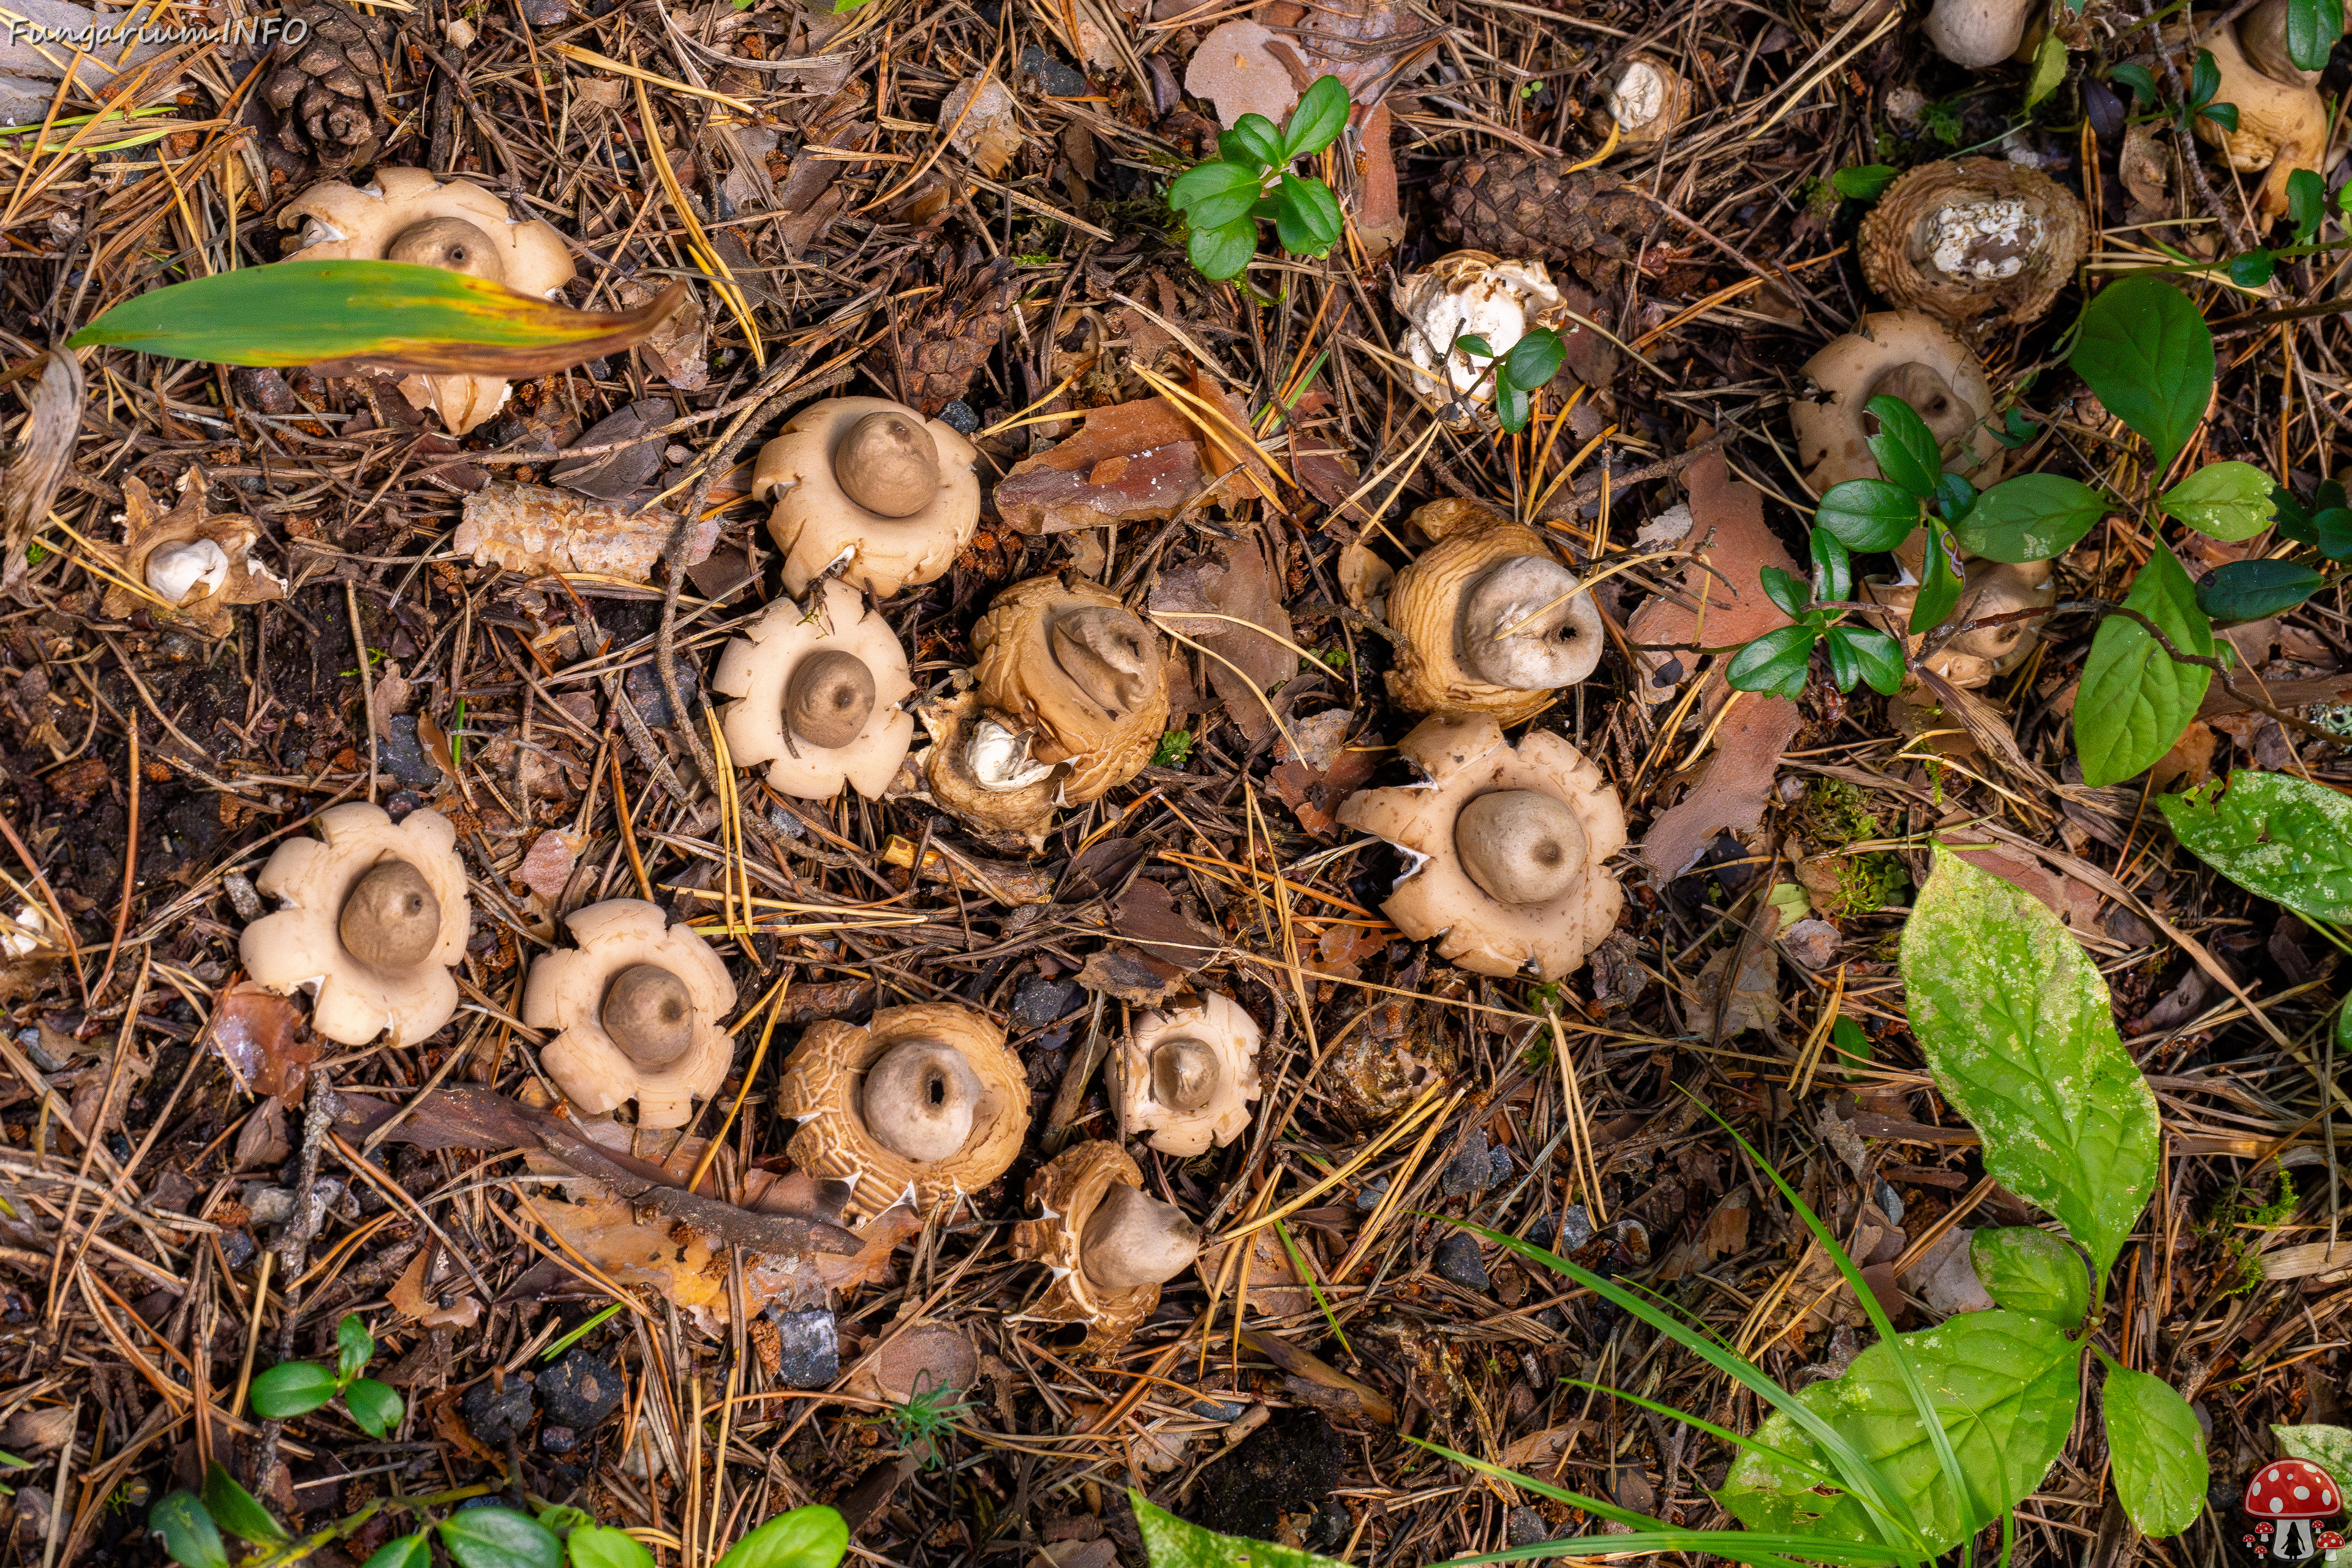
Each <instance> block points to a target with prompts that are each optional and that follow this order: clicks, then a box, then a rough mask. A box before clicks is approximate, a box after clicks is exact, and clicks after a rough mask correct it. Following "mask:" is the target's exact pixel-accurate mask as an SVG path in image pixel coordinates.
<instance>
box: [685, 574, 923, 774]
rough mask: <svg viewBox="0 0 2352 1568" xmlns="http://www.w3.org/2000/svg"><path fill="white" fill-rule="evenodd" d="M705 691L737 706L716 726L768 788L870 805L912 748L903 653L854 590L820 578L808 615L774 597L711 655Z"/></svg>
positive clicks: (911, 686) (910, 688)
mask: <svg viewBox="0 0 2352 1568" xmlns="http://www.w3.org/2000/svg"><path fill="white" fill-rule="evenodd" d="M710 685H711V689H712V690H714V691H716V692H718V693H719V695H721V696H723V697H732V698H735V699H737V700H736V701H734V702H731V703H730V704H729V705H728V707H727V710H726V711H725V712H724V713H723V714H722V715H721V718H720V722H721V726H722V728H723V730H724V732H725V734H726V736H727V749H728V751H729V752H730V753H731V754H732V755H733V756H734V759H735V761H736V762H737V763H739V764H740V765H741V766H744V767H757V766H759V765H760V764H761V763H766V764H767V768H768V771H767V781H768V787H769V788H770V789H772V790H774V791H775V792H776V793H777V794H778V795H791V796H793V798H795V799H799V800H829V799H831V798H832V797H833V796H835V795H839V794H840V793H841V792H842V790H843V789H844V788H845V787H848V788H854V789H856V791H857V793H858V794H859V795H864V796H865V797H866V799H868V800H879V799H881V798H882V792H883V791H884V790H886V789H887V788H888V787H889V785H890V781H891V780H893V779H895V778H897V777H898V764H899V763H901V762H903V761H905V760H906V756H907V749H908V746H909V745H911V744H912V743H913V742H914V738H915V720H914V716H913V715H912V714H910V713H908V712H907V711H906V710H904V709H903V708H901V707H900V706H899V704H900V703H902V702H904V701H905V700H907V699H908V698H909V697H911V696H913V695H914V694H915V683H914V681H913V680H912V679H910V678H909V677H908V673H907V654H906V650H905V649H903V648H901V647H899V646H898V637H897V636H896V635H895V634H893V633H892V631H891V630H890V623H889V622H887V621H886V620H884V619H883V618H882V616H881V614H880V613H879V612H878V611H873V610H869V609H868V608H867V607H866V602H865V600H864V599H863V598H862V597H861V596H860V595H859V594H858V593H857V591H856V589H854V588H852V587H850V586H849V585H848V584H845V583H841V582H838V581H833V580H828V581H826V582H824V583H822V584H818V586H817V591H816V593H815V595H814V596H813V599H812V602H811V605H810V607H809V608H807V609H803V608H802V606H801V605H797V604H795V603H793V601H792V600H790V599H779V600H778V601H776V603H774V604H772V605H769V606H768V608H767V610H766V611H765V612H764V613H763V614H761V616H760V618H759V619H758V620H755V621H753V622H752V623H751V625H750V626H747V627H745V628H744V631H743V635H742V636H741V637H737V638H735V639H734V640H733V641H731V642H730V643H729V644H728V645H727V647H726V651H724V652H723V653H721V654H720V655H719V670H718V673H717V674H716V675H715V676H714V677H713V678H712V679H711V683H710Z"/></svg>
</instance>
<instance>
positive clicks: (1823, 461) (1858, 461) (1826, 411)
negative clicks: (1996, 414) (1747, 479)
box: [1789, 310, 2006, 495]
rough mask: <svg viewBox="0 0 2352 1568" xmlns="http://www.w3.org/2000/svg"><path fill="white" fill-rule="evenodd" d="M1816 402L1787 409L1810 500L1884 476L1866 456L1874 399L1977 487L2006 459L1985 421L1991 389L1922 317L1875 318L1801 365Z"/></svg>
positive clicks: (1976, 367) (1892, 314) (1886, 314)
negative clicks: (1924, 431)
mask: <svg viewBox="0 0 2352 1568" xmlns="http://www.w3.org/2000/svg"><path fill="white" fill-rule="evenodd" d="M1805 375H1806V378H1807V379H1808V380H1810V381H1811V383H1812V384H1813V385H1814V387H1815V388H1816V389H1817V391H1818V392H1819V394H1820V395H1819V397H1818V398H1817V399H1813V400H1806V399H1800V400H1798V401H1796V402H1793V403H1791V404H1790V405H1789V423H1790V426H1792V427H1793V428H1794V429H1795V431H1796V436H1797V466H1798V467H1799V468H1802V469H1803V470H1804V471H1805V484H1806V486H1807V487H1808V488H1809V489H1811V490H1812V492H1813V493H1814V494H1815V495H1819V494H1821V493H1822V491H1823V490H1826V489H1829V488H1830V487H1831V486H1832V485H1840V484H1843V483H1845V482H1846V481H1847V480H1849V479H1880V478H1883V477H1884V476H1882V475H1881V474H1880V473H1879V471H1878V459H1877V458H1874V457H1872V456H1871V455H1870V437H1871V435H1872V434H1873V429H1872V425H1873V422H1872V421H1871V420H1870V419H1868V418H1867V417H1866V416H1865V410H1866V409H1867V407H1868V405H1869V403H1870V400H1871V399H1872V398H1874V397H1880V396H1894V397H1899V398H1901V399H1902V400H1903V401H1904V402H1906V403H1907V404H1909V405H1911V408H1912V411H1913V412H1915V413H1916V414H1917V415H1918V416H1919V417H1920V418H1921V419H1923V420H1925V421H1926V422H1927V428H1928V429H1929V430H1930V431H1932V432H1934V434H1935V437H1936V439H1937V442H1939V443H1940V444H1941V445H1942V447H1943V451H1944V467H1945V468H1947V469H1948V470H1949V471H1950V472H1953V473H1956V474H1960V475H1964V476H1966V478H1967V479H1969V482H1970V483H1972V484H1974V485H1975V486H1976V487H1977V488H1978V489H1985V488H1987V487H1988V486H1990V485H1991V484H1992V483H1993V482H1994V481H1995V480H1997V479H2000V471H2001V467H2002V459H2003V458H2004V457H2005V455H2006V452H2005V448H2003V447H2002V446H2001V444H2000V438H1999V437H1997V436H1996V435H1995V434H1994V430H1993V426H1992V423H1991V419H1992V411H1993V395H1992V385H1991V384H1990V382H1988V381H1987V380H1986V379H1985V374H1984V368H1983V366H1981V365H1980V364H1979V363H1977V356H1976V355H1974V354H1972V353H1969V351H1968V349H1967V347H1966V346H1965V345H1964V344H1962V343H1961V342H1960V340H1959V339H1958V338H1956V337H1954V336H1953V335H1952V333H1951V331H1950V329H1949V328H1948V327H1946V326H1945V325H1944V324H1943V323H1942V322H1941V321H1937V320H1936V319H1935V318H1934V317H1933V316H1930V315H1927V314H1926V313H1925V312H1923V311H1919V310H1874V311H1872V312H1871V313H1870V314H1868V315H1866V316H1864V318H1863V319H1862V322H1861V324H1860V325H1859V326H1857V327H1856V328H1855V329H1854V330H1853V331H1850V332H1848V333H1846V334H1845V335H1844V336H1843V337H1840V338H1832V339H1831V340H1830V342H1828V344H1827V345H1826V346H1824V347H1823V348H1822V351H1821V352H1820V353H1817V354H1815V355H1814V356H1813V357H1812V358H1811V359H1809V360H1807V361H1806V362H1805Z"/></svg>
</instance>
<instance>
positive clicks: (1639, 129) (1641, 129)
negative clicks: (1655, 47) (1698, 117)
mask: <svg viewBox="0 0 2352 1568" xmlns="http://www.w3.org/2000/svg"><path fill="white" fill-rule="evenodd" d="M1690 105H1691V89H1690V82H1689V81H1688V80H1687V79H1685V78H1684V76H1683V74H1682V72H1680V71H1678V70H1676V69H1675V68H1674V67H1672V66H1670V65H1668V64H1666V62H1665V61H1664V60H1662V59H1660V58H1657V57H1656V56H1655V55H1634V56H1633V57H1632V58H1629V59H1628V60H1626V62H1625V64H1624V66H1623V67H1622V68H1620V69H1619V71H1618V72H1617V80H1616V84H1615V85H1614V86H1612V87H1611V88H1610V89H1609V114H1610V118H1612V120H1614V121H1616V122H1617V144H1618V145H1619V146H1620V147H1627V148H1639V147H1649V146H1654V145H1655V144H1656V143H1658V142H1663V141H1664V140H1665V139H1666V138H1667V137H1668V136H1671V135H1672V134H1674V132H1675V130H1676V129H1677V128H1678V127H1679V126H1680V125H1681V124H1682V122H1683V121H1685V120H1687V119H1689V118H1690Z"/></svg>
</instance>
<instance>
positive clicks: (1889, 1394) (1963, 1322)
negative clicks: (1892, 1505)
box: [1716, 1311, 2082, 1552]
mask: <svg viewBox="0 0 2352 1568" xmlns="http://www.w3.org/2000/svg"><path fill="white" fill-rule="evenodd" d="M1898 1337H1899V1338H1900V1339H1901V1341H1902V1342H1903V1345H1904V1348H1905V1349H1906V1351H1907V1352H1909V1353H1910V1356H1911V1359H1912V1361H1913V1362H1914V1363H1916V1366H1917V1367H1918V1371H1919V1376H1920V1379H1921V1381H1922V1382H1923V1383H1925V1384H1926V1385H1927V1389H1928V1396H1929V1399H1930V1401H1931V1402H1932V1404H1933V1405H1934V1407H1935V1409H1936V1412H1937V1415H1938V1417H1939V1418H1940V1419H1941V1421H1942V1424H1943V1426H1944V1430H1945V1431H1946V1432H1947V1433H1948V1434H1949V1436H1950V1438H1951V1443H1952V1447H1953V1448H1954V1449H1955V1450H1956V1451H1957V1452H1958V1458H1959V1461H1960V1465H1961V1467H1962V1468H1963V1469H1964V1470H1965V1471H1966V1472H1967V1474H1968V1476H1969V1478H1970V1481H1971V1489H1972V1491H1973V1494H1974V1495H1973V1498H1972V1499H1971V1500H1969V1503H1968V1504H1965V1505H1964V1504H1963V1503H1962V1501H1961V1500H1959V1499H1958V1498H1956V1497H1954V1496H1953V1494H1952V1489H1951V1487H1950V1485H1949V1483H1948V1482H1947V1481H1946V1479H1944V1476H1943V1473H1942V1471H1941V1470H1940V1469H1939V1468H1938V1467H1937V1461H1936V1455H1935V1452H1934V1450H1933V1449H1932V1448H1931V1447H1929V1446H1928V1441H1927V1428H1926V1427H1925V1426H1922V1425H1921V1423H1920V1420H1919V1417H1918V1415H1917V1414H1916V1412H1915V1411H1914V1410H1913V1408H1912V1404H1911V1399H1910V1396H1909V1395H1908V1394H1906V1392H1905V1391H1904V1387H1903V1384H1902V1383H1901V1382H1900V1380H1899V1379H1898V1378H1897V1377H1896V1375H1895V1365H1894V1361H1893V1352H1892V1351H1891V1350H1890V1348H1889V1346H1888V1345H1887V1344H1886V1343H1885V1342H1880V1343H1877V1344H1874V1345H1872V1346H1871V1347H1870V1348H1869V1349H1867V1350H1865V1351H1864V1352H1862V1353H1861V1354H1860V1355H1858V1356H1856V1357H1854V1358H1853V1365H1852V1366H1850V1367H1848V1368H1847V1369H1846V1371H1845V1373H1844V1375H1843V1376H1841V1377H1837V1378H1834V1379H1832V1380H1830V1381H1827V1382H1823V1383H1816V1384H1811V1386H1809V1387H1807V1388H1805V1389H1804V1390H1803V1391H1802V1392H1801V1393H1800V1394H1798V1395H1797V1397H1798V1399H1800V1400H1801V1401H1802V1402H1803V1403H1804V1404H1805V1405H1807V1406H1808V1407H1809V1408H1811V1410H1813V1411H1814V1412H1815V1413H1816V1414H1818V1415H1821V1416H1822V1419H1824V1420H1826V1421H1827V1422H1828V1423H1829V1424H1830V1426H1832V1427H1833V1428H1834V1429H1836V1430H1837V1431H1838V1432H1839V1433H1841V1434H1843V1436H1846V1437H1848V1438H1849V1439H1850V1440H1851V1441H1852V1442H1853V1445H1854V1447H1857V1448H1859V1449H1860V1450H1861V1451H1862V1453H1863V1455H1864V1457H1865V1458H1868V1459H1870V1460H1872V1461H1873V1462H1874V1464H1875V1466H1876V1468H1877V1469H1878V1470H1879V1472H1880V1474H1882V1475H1883V1476H1885V1478H1886V1479H1887V1480H1888V1481H1889V1482H1890V1483H1891V1484H1892V1486H1893V1488H1894V1490H1895V1496H1896V1498H1897V1499H1898V1500H1901V1501H1902V1502H1904V1503H1906V1504H1907V1505H1908V1510H1909V1512H1910V1516H1911V1517H1912V1518H1914V1519H1915V1520H1916V1521H1917V1522H1918V1524H1919V1527H1920V1531H1921V1533H1922V1534H1923V1535H1925V1536H1926V1537H1927V1540H1928V1542H1930V1543H1931V1544H1932V1545H1933V1546H1934V1548H1935V1549H1936V1550H1937V1551H1938V1552H1941V1551H1943V1550H1945V1549H1947V1548H1948V1547H1950V1546H1952V1545H1953V1544H1955V1543H1956V1542H1959V1541H1961V1540H1963V1539H1965V1538H1966V1537H1968V1536H1969V1535H1973V1534H1974V1533H1975V1532H1976V1531H1979V1530H1980V1529H1982V1528H1983V1527H1984V1526H1986V1525H1988V1524H1990V1523H1991V1522H1993V1521H1995V1520H1997V1519H1999V1518H2000V1515H2001V1514H2002V1513H2003V1512H2005V1511H2007V1510H2009V1509H2011V1508H2012V1507H2014V1506H2015V1505H2016V1504H2017V1503H2018V1502H2020V1501H2021V1500H2023V1499H2024V1498H2025V1497H2026V1496H2027V1495H2028V1494H2029V1493H2031V1492H2032V1490H2033V1489H2034V1487H2035V1486H2036V1485H2038V1484H2039V1483H2040V1482H2041V1479H2042V1476H2043V1475H2044V1474H2045V1473H2046V1472H2047V1471H2048V1470H2049V1468H2050V1467H2051V1465H2052V1464H2053V1463H2054V1462H2055V1461H2056V1459H2057V1458H2058V1455H2059V1452H2060V1450H2062V1449H2063V1447H2065V1445H2066V1435H2067V1432H2068V1430H2069V1429H2070V1428H2071V1427H2072V1426H2074V1406H2075V1400H2076V1394H2077V1379H2076V1370H2075V1369H2076V1365H2077V1363H2078V1362H2079V1361H2080V1359H2081V1354H2082V1352H2081V1351H2080V1350H2079V1349H2078V1348H2077V1347H2076V1346H2075V1345H2074V1343H2073V1342H2070V1341H2069V1340H2068V1339H2067V1338H2066V1336H2065V1333H2064V1331H2063V1330H2062V1329H2061V1327H2060V1326H2059V1325H2058V1324H2057V1323H2056V1322H2053V1321H2051V1320H2050V1319H2047V1318H2038V1317H2033V1316H2031V1315H2029V1314H2026V1313H2022V1312H2010V1311H1991V1312H1967V1313H1963V1314H1961V1315H1960V1316H1958V1317H1956V1318H1953V1319H1951V1320H1950V1321H1947V1322H1945V1323H1943V1324H1941V1325H1940V1326H1938V1327H1937V1328H1933V1329H1927V1330H1924V1331H1920V1332H1917V1333H1909V1334H1903V1335H1900V1336H1898ZM1755 1441H1756V1442H1757V1443H1758V1444H1759V1445H1760V1446H1761V1447H1766V1448H1775V1449H1779V1450H1780V1452H1781V1453H1783V1454H1786V1455H1789V1456H1790V1458H1794V1459H1796V1460H1798V1461H1801V1463H1798V1464H1791V1463H1790V1461H1789V1460H1788V1459H1783V1458H1776V1457H1774V1456H1773V1455H1770V1454H1766V1453H1762V1452H1759V1450H1758V1449H1756V1448H1748V1449H1743V1450H1741V1452H1740V1454H1739V1457H1738V1458H1737V1459H1736V1460H1735V1461H1734V1462H1733V1464H1732V1467H1731V1473H1730V1475H1729V1476H1727V1478H1726V1479H1725V1481H1724V1486H1723V1489H1722V1490H1721V1491H1719V1492H1717V1494H1716V1499H1717V1501H1719V1502H1721V1503H1722V1504H1723V1506H1724V1507H1725V1508H1726V1509H1727V1510H1730V1511H1731V1513H1732V1515H1733V1517H1735V1518H1737V1519H1738V1521H1740V1522H1741V1523H1742V1524H1745V1525H1747V1526H1748V1528H1749V1529H1750V1530H1768V1531H1781V1532H1785V1533H1788V1534H1791V1535H1824V1536H1828V1537H1831V1538H1832V1539H1834V1540H1842V1541H1878V1540H1881V1539H1883V1537H1882V1536H1881V1535H1880V1534H1879V1532H1878V1531H1875V1530H1874V1528H1873V1526H1872V1523H1871V1521H1870V1517H1869V1515H1868V1514H1867V1513H1865V1512H1864V1510H1863V1508H1862V1505H1861V1504H1860V1503H1859V1502H1857V1501H1855V1500H1854V1499H1853V1497H1852V1496H1851V1495H1850V1494H1848V1493H1845V1492H1843V1491H1837V1490H1834V1489H1830V1488H1827V1487H1823V1486H1822V1485H1821V1484H1820V1471H1821V1469H1822V1468H1826V1467H1825V1466H1823V1465H1822V1459H1821V1456H1820V1454H1819V1453H1818V1451H1816V1450H1815V1448H1814V1447H1813V1445H1812V1442H1811V1439H1809V1438H1808V1437H1806V1436H1805V1435H1804V1434H1803V1433H1801V1432H1800V1431H1799V1430H1798V1429H1797V1426H1796V1424H1795V1423H1794V1422H1792V1421H1790V1419H1789V1417H1787V1416H1786V1415H1777V1414H1776V1415H1772V1416H1770V1417H1769V1418H1768V1419H1767V1420H1766V1421H1765V1422H1764V1424H1763V1425H1762V1426H1759V1427H1758V1428H1757V1429H1756V1437H1755Z"/></svg>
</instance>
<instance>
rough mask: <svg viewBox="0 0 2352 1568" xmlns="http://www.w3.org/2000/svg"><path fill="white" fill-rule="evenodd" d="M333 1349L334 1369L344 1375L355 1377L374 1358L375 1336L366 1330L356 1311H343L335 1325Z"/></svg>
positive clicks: (365, 1325)
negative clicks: (334, 1357)
mask: <svg viewBox="0 0 2352 1568" xmlns="http://www.w3.org/2000/svg"><path fill="white" fill-rule="evenodd" d="M335 1349H336V1352H338V1353H337V1356H336V1363H335V1366H336V1370H337V1371H338V1372H340V1373H342V1375H343V1376H345V1377H357V1376H358V1375H359V1374H360V1370H361V1369H362V1367H364V1366H366V1365H367V1363H369V1362H371V1361H373V1360H374V1359H375V1336H374V1335H373V1334H371V1333H369V1332H368V1328H367V1324H366V1323H364V1322H362V1321H361V1320H360V1315H359V1314H358V1313H357V1312H345V1313H344V1314H343V1316H342V1321H341V1322H338V1323H337V1324H336V1325H335Z"/></svg>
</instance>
